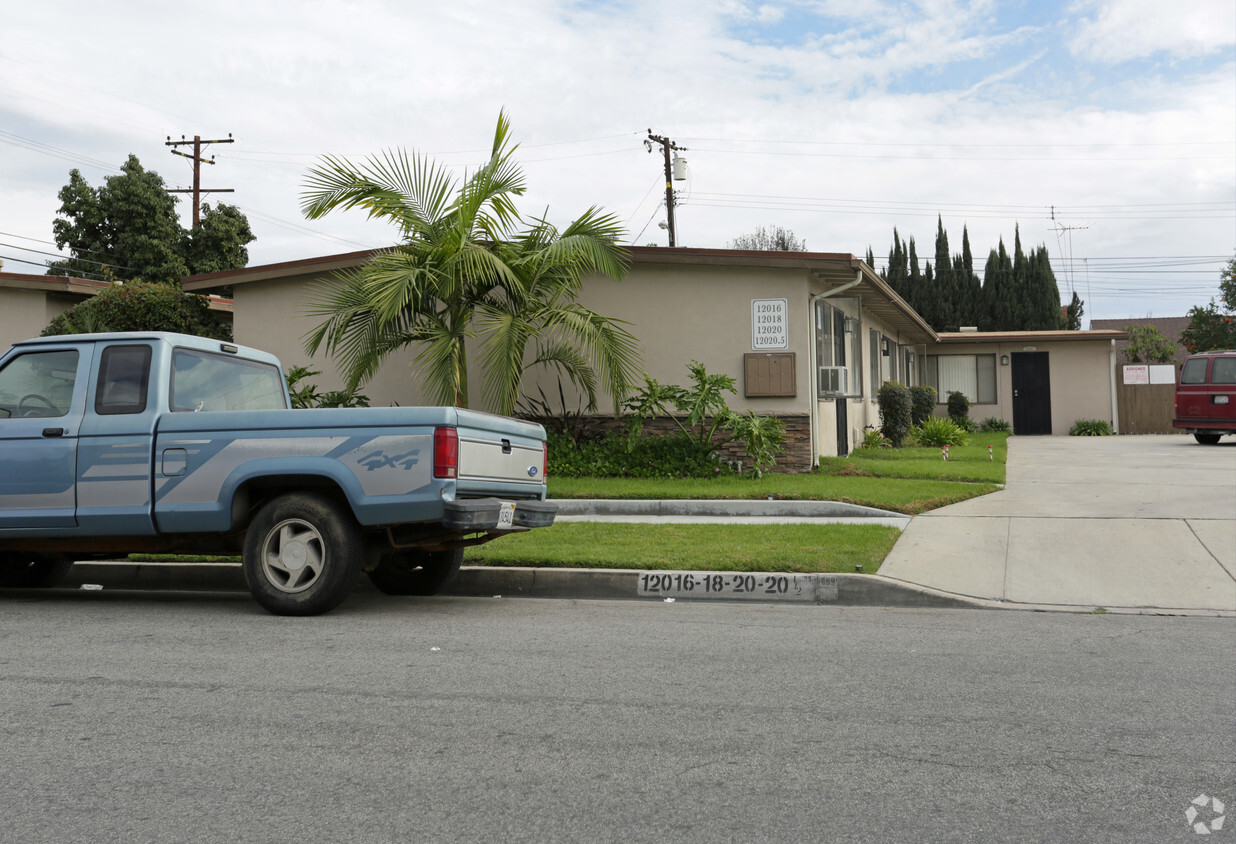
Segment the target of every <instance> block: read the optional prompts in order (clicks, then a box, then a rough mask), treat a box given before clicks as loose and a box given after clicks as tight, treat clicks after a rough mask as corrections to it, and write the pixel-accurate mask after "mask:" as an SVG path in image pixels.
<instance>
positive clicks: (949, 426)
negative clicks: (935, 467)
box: [918, 416, 970, 446]
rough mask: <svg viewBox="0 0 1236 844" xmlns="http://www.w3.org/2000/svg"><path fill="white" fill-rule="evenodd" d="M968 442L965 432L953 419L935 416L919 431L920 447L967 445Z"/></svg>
mask: <svg viewBox="0 0 1236 844" xmlns="http://www.w3.org/2000/svg"><path fill="white" fill-rule="evenodd" d="M968 442H970V440H969V439H967V438H966V433H965V431H963V430H962V429H961V427H960V426H959V425H958V424H957V423H956V422H954V421H953V420H952V419H942V418H940V417H939V416H933V417H931V418H930V419H928V420H927V421H926V422H924V423H923V426H922V427H921V428H919V429H918V444H919V445H925V446H941V445H966V444H967V443H968Z"/></svg>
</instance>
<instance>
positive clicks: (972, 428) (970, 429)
mask: <svg viewBox="0 0 1236 844" xmlns="http://www.w3.org/2000/svg"><path fill="white" fill-rule="evenodd" d="M949 421H950V422H952V423H953V424H954V425H956V426H957V427H958V428H960V429H961V430H963V431H965V432H966V433H967V434H977V433H978V429H979V426H978V423H977V422H975V421H974V420H973V419H971V418H970V417H969V416H961V417H959V418H957V419H949Z"/></svg>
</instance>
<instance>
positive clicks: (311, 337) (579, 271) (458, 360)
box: [302, 113, 639, 414]
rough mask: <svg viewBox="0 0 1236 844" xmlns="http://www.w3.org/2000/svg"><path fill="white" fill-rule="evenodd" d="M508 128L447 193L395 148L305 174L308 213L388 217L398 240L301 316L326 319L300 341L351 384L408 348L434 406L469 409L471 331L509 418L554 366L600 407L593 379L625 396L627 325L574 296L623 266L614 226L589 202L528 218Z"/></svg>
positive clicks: (429, 169)
mask: <svg viewBox="0 0 1236 844" xmlns="http://www.w3.org/2000/svg"><path fill="white" fill-rule="evenodd" d="M509 135H510V123H509V121H508V119H507V117H506V114H505V113H502V114H500V115H499V116H498V125H497V128H496V130H495V131H494V141H493V147H492V151H491V153H490V157H489V161H488V162H486V163H485V164H484V165H483V166H482V167H481V168H480V169H478V170H477V171H476V172H475V173H473V174H472V175H470V176H466V177H465V179H464V181H463V183H462V185H459V186H458V188H456V184H455V180H454V179H453V178H452V177H451V176H450V174H449V173H448V172H447V171H446V170H445V169H444V168H442V167H441V166H440V165H437V164H435V163H433V162H431V161H429V160H427V159H425V158H423V157H421V156H418V155H416V154H412V155H411V156H409V155H408V154H407V153H405V152H403V151H402V150H400V151H396V152H386V153H384V154H382V155H381V156H378V157H374V158H371V159H369V160H367V161H366V162H364V163H362V164H359V165H354V164H352V163H351V162H348V161H346V160H343V159H339V158H335V157H331V156H327V157H326V158H325V159H324V160H323V161H322V163H321V164H320V165H319V166H317V167H315V168H313V169H312V170H311V171H310V173H309V181H308V189H307V190H306V192H305V194H304V196H303V202H302V207H303V210H304V213H305V216H306V217H309V218H311V219H316V218H319V217H322V216H324V215H325V214H327V213H329V212H330V211H333V210H335V209H348V208H354V207H359V208H363V209H365V210H366V211H368V212H369V216H371V217H378V218H381V219H385V220H388V221H390V222H393V223H395V224H396V225H397V226H398V227H399V229H400V235H401V237H402V242H401V243H400V244H399V245H398V246H396V247H394V248H392V249H388V250H383V251H381V252H379V253H378V254H376V255H375V256H374V257H373V258H372V259H371V260H370V261H369V262H368V263H366V264H364V265H363V266H361V267H358V268H357V269H355V270H351V271H346V272H343V273H340V274H339V275H338V276H337V277H336V279H335V281H334V282H332V283H329V284H325V285H320V286H319V287H318V288H317V289H316V297H315V299H314V301H313V304H312V307H311V310H310V311H309V313H310V314H311V315H313V316H320V317H325V321H324V322H322V323H321V324H320V325H318V326H317V327H316V328H315V329H313V331H311V332H310V333H309V334H308V335H306V341H305V349H306V351H307V352H309V353H310V354H313V353H315V352H316V351H317V350H318V348H319V347H324V348H325V349H326V351H327V352H328V353H330V354H331V355H332V356H334V358H335V360H336V362H337V363H338V364H339V365H340V367H341V369H342V371H343V374H344V376H345V378H346V379H347V381H348V389H350V390H355V389H357V388H359V387H360V385H361V384H362V383H363V382H365V381H366V380H368V379H369V378H370V377H372V376H373V374H374V373H375V372H376V371H377V369H378V367H379V366H380V365H381V363H382V361H383V360H384V359H385V358H386V356H387V355H389V354H390V353H391V352H394V351H396V350H398V349H402V348H405V347H407V346H417V347H418V348H419V351H418V352H417V358H416V360H417V363H418V364H420V371H422V372H423V373H424V378H425V381H426V383H427V386H428V387H429V390H430V393H431V395H432V397H433V398H434V400H435V401H437V402H439V403H442V404H454V405H457V406H460V407H467V405H468V354H467V351H468V350H467V347H468V342H469V341H470V340H471V339H472V338H474V337H479V339H480V350H479V360H480V362H481V363H482V365H483V368H484V383H483V393H482V395H483V397H484V399H485V401H486V403H487V405H488V406H489V407H490V408H491V409H493V410H495V411H497V412H499V413H507V414H509V413H511V412H512V411H513V409H514V407H515V402H516V400H517V399H518V396H519V385H520V380H521V378H522V376H523V373H524V371H525V370H526V369H527V368H528V367H531V366H552V367H556V368H557V369H558V370H559V371H560V372H561V373H562V374H564V375H565V376H566V377H567V378H568V379H569V380H570V381H571V382H572V383H574V384H575V385H576V386H577V387H579V388H580V389H582V390H583V391H584V392H586V393H587V395H588V406H589V409H592V410H595V409H596V393H597V386H598V377H599V380H600V384H602V385H603V386H604V387H605V389H606V390H608V391H609V392H610V394H611V395H612V396H613V397H614V400H615V402H616V403H617V402H621V401H622V399H623V398H624V397H625V396H626V394H627V392H628V388H629V386H630V384H632V383H633V381H634V379H635V377H636V373H637V372H638V370H639V352H638V345H637V341H636V340H635V338H634V337H633V336H632V335H631V334H630V333H628V332H627V331H626V329H625V328H623V325H625V323H621V322H620V321H619V320H614V319H609V318H606V317H602V316H600V315H599V314H596V313H594V312H593V311H591V310H589V309H587V308H585V307H583V306H582V305H580V304H579V303H578V302H576V301H575V299H576V296H577V295H578V293H579V290H580V287H581V285H582V283H583V279H584V277H585V276H587V275H590V274H593V273H600V274H604V275H607V276H610V277H611V278H614V279H620V278H622V277H623V276H624V275H625V274H626V269H627V263H628V258H627V253H626V250H625V249H623V248H622V247H621V246H619V245H618V238H619V236H620V235H621V233H622V228H621V225H620V224H619V222H618V220H617V218H615V217H613V216H612V215H607V214H602V213H600V211H598V210H597V209H596V208H590V209H588V210H587V211H585V212H584V213H583V214H582V215H581V216H580V217H579V218H578V219H577V220H575V221H574V222H572V223H571V224H570V225H569V226H567V227H566V229H564V230H563V231H561V232H560V231H558V230H557V229H556V228H555V227H554V226H552V225H550V224H549V223H548V222H546V221H545V220H540V219H538V220H534V221H533V223H532V225H530V226H528V227H526V228H524V229H522V230H518V228H517V227H518V226H520V225H521V224H522V223H523V220H522V218H521V217H520V215H519V213H518V211H517V210H516V208H515V205H514V198H515V197H516V196H520V195H522V194H523V192H524V177H523V172H522V171H521V170H520V168H519V167H518V165H517V164H515V162H514V161H513V160H512V154H513V153H514V151H515V147H514V146H510V145H509V143H508V141H509Z"/></svg>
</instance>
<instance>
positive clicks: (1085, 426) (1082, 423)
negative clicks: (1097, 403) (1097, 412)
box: [1069, 419, 1115, 437]
mask: <svg viewBox="0 0 1236 844" xmlns="http://www.w3.org/2000/svg"><path fill="white" fill-rule="evenodd" d="M1114 433H1115V431H1113V430H1112V426H1111V423H1110V422H1108V421H1107V420H1105V419H1078V420H1077V421H1076V422H1074V423H1073V427H1072V428H1069V436H1070V437H1110V436H1111V435H1112V434H1114Z"/></svg>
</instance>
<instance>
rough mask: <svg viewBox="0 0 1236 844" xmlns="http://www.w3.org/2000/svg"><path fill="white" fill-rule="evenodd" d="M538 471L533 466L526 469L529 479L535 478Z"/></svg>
mask: <svg viewBox="0 0 1236 844" xmlns="http://www.w3.org/2000/svg"><path fill="white" fill-rule="evenodd" d="M538 471H539V470H538V469H537V468H536V467H535V466H529V467H528V477H530V478H535V477H536V473H537V472H538Z"/></svg>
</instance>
